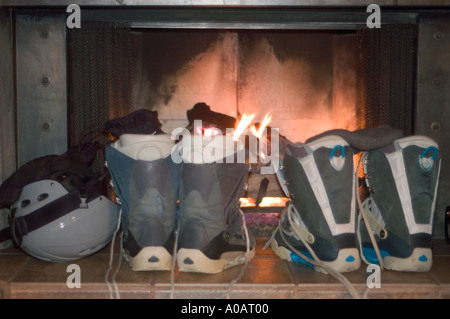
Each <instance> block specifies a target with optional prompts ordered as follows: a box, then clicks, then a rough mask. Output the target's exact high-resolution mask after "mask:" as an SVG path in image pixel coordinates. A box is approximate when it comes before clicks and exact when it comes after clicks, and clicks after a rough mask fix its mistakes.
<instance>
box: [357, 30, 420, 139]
mask: <svg viewBox="0 0 450 319" xmlns="http://www.w3.org/2000/svg"><path fill="white" fill-rule="evenodd" d="M357 33H358V35H359V41H360V46H359V47H360V61H359V62H360V65H359V73H360V74H359V89H358V92H359V97H358V114H357V118H358V119H359V123H358V126H359V128H368V127H375V126H377V125H379V124H388V125H390V126H392V127H395V128H399V129H401V130H403V133H404V134H405V135H410V134H413V129H414V103H415V98H414V96H415V85H414V81H415V68H416V66H415V65H416V63H415V62H416V54H417V52H416V37H417V35H416V34H417V31H416V26H415V25H408V24H398V25H382V27H381V28H379V29H376V28H374V29H369V28H367V27H366V26H361V27H359V28H358V30H357Z"/></svg>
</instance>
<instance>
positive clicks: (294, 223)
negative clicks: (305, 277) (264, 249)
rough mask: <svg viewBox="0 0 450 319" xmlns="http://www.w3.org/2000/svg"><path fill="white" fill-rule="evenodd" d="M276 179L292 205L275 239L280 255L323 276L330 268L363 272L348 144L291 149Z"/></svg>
mask: <svg viewBox="0 0 450 319" xmlns="http://www.w3.org/2000/svg"><path fill="white" fill-rule="evenodd" d="M277 177H278V179H279V181H280V185H281V187H282V188H283V190H284V191H285V193H286V195H287V196H288V197H289V198H290V204H289V207H288V209H287V210H286V211H285V212H283V214H282V216H281V219H280V223H279V226H278V228H277V229H276V230H275V232H274V233H273V234H272V238H271V242H270V244H271V247H272V249H273V251H274V252H275V254H276V255H278V256H279V257H280V258H282V259H285V260H288V261H293V262H298V263H303V264H306V265H309V266H314V268H315V270H316V271H319V272H323V273H329V271H327V270H326V268H327V267H329V268H332V269H333V270H334V271H338V272H349V271H353V270H356V269H358V268H359V266H360V263H361V262H360V255H359V251H358V248H357V241H356V207H355V176H354V167H353V153H352V150H351V148H350V147H349V145H348V143H347V142H346V141H345V140H344V139H343V138H341V137H339V136H334V135H329V136H324V137H321V138H319V139H317V140H314V141H312V142H310V143H308V144H303V143H297V144H293V145H289V146H288V148H287V151H286V154H285V155H284V158H283V162H282V164H281V168H280V170H278V172H277ZM305 257H306V258H305ZM311 260H313V261H314V263H311V262H310V261H311ZM319 263H320V264H321V265H325V267H320V265H319V266H318V264H319Z"/></svg>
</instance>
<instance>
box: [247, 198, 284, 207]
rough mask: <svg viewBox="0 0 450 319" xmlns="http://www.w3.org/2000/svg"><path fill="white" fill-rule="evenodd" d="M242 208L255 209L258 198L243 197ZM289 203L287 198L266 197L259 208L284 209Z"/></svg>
mask: <svg viewBox="0 0 450 319" xmlns="http://www.w3.org/2000/svg"><path fill="white" fill-rule="evenodd" d="M239 201H240V202H241V207H254V206H255V202H256V198H252V197H242V198H240V199H239ZM288 201H289V198H287V197H264V198H263V199H262V201H261V203H260V204H259V207H284V206H286V203H287V202H288Z"/></svg>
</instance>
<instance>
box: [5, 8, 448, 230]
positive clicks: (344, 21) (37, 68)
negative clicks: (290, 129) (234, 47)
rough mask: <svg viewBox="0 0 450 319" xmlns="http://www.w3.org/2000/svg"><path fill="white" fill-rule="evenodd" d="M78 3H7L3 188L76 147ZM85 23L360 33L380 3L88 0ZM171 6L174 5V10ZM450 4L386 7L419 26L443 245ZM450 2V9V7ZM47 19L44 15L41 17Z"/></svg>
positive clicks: (422, 114)
mask: <svg viewBox="0 0 450 319" xmlns="http://www.w3.org/2000/svg"><path fill="white" fill-rule="evenodd" d="M74 2H75V1H70V0H64V1H57V0H34V1H33V0H0V173H1V181H3V180H5V179H6V178H7V177H8V176H9V175H11V174H12V173H13V172H15V171H16V170H17V168H18V167H19V166H20V165H22V164H24V163H25V162H27V161H28V160H31V159H33V158H36V157H38V156H42V155H46V154H55V153H62V152H64V151H65V150H66V149H67V145H68V127H67V126H68V116H69V114H68V103H69V101H68V85H67V81H68V80H67V77H68V73H67V47H66V45H67V41H66V40H67V39H66V32H67V25H66V19H67V16H68V13H67V12H66V8H67V6H68V5H69V4H72V3H74ZM76 3H77V4H78V5H79V6H80V7H81V10H82V11H81V14H82V15H81V18H82V22H81V23H83V21H127V22H131V26H132V27H136V28H194V29H195V28H197V29H208V28H209V29H211V28H213V29H354V28H355V26H356V25H361V24H365V23H366V19H367V17H368V16H369V15H370V13H368V12H367V11H366V9H367V6H368V5H369V4H371V1H357V0H346V1H345V0H343V1H339V0H321V1H310V0H280V1H275V0H273V1H269V0H257V1H250V0H230V1H218V0H217V1H214V0H190V1H187V0H171V1H169V2H167V1H164V0H93V1H89V0H81V1H76ZM168 3H169V4H168ZM447 3H449V1H444V0H442V1H440V0H436V1H432V2H430V1H425V0H423V1H413V0H400V1H398V0H390V1H389V0H385V1H377V4H378V5H380V8H381V27H382V26H383V24H389V23H390V24H393V23H400V24H401V23H408V24H414V25H416V26H417V31H418V32H417V34H418V41H417V74H416V83H415V91H416V96H415V109H414V112H415V121H414V133H415V134H420V135H426V136H429V137H431V138H433V139H434V140H435V141H436V142H437V143H438V144H439V146H440V149H441V152H442V159H443V163H442V170H441V179H440V184H439V186H440V187H439V193H438V198H437V205H436V215H435V223H434V236H435V237H437V238H443V237H444V232H443V229H444V227H443V223H444V215H445V208H446V207H447V206H449V203H450V197H449V194H450V169H449V167H448V165H447V163H448V158H449V157H450V139H449V138H448V137H449V136H450V106H449V105H447V104H450V89H449V88H450V62H449V59H448V52H450V6H447ZM449 5H450V3H449ZM35 17H39V18H35Z"/></svg>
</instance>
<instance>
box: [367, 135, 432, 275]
mask: <svg viewBox="0 0 450 319" xmlns="http://www.w3.org/2000/svg"><path fill="white" fill-rule="evenodd" d="M363 164H364V173H365V178H366V184H367V186H368V190H369V192H370V196H369V197H368V198H367V199H366V200H365V201H364V203H363V207H364V211H365V212H366V214H368V215H369V217H370V218H368V219H369V220H371V221H372V222H371V223H370V225H371V231H372V233H373V234H374V237H375V239H376V245H377V246H378V249H379V252H380V255H381V257H382V258H383V264H384V267H385V268H387V269H391V270H397V271H413V272H425V271H428V270H429V269H430V268H431V266H432V252H431V242H432V225H433V215H434V209H435V203H436V193H437V187H438V179H439V173H440V154H439V151H438V145H437V144H436V143H435V142H434V141H433V140H431V139H430V138H428V137H425V136H409V137H405V138H401V139H398V140H396V141H394V142H393V143H390V144H388V145H386V146H385V147H383V148H380V149H376V150H373V151H369V152H365V153H364V154H363ZM360 233H361V240H362V254H363V257H364V258H365V259H366V262H367V263H376V264H379V262H378V259H377V258H376V256H375V251H374V247H373V245H372V244H371V242H370V241H369V240H368V233H367V229H366V228H364V227H360Z"/></svg>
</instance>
